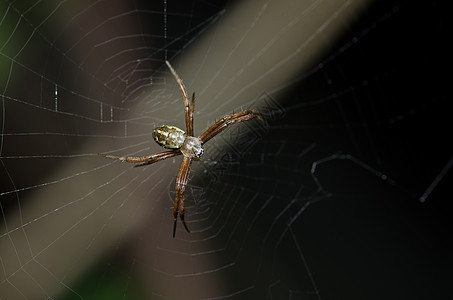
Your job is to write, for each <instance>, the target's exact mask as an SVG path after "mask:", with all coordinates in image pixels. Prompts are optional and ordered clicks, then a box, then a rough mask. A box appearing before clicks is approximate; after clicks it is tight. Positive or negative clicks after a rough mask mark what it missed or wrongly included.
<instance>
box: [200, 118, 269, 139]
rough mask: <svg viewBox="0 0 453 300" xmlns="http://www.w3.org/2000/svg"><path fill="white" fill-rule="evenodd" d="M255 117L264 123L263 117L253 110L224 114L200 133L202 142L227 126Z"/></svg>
mask: <svg viewBox="0 0 453 300" xmlns="http://www.w3.org/2000/svg"><path fill="white" fill-rule="evenodd" d="M255 118H256V119H258V120H260V121H261V122H263V123H264V124H265V123H266V122H265V121H264V119H263V118H261V116H260V114H259V113H258V112H256V111H253V110H244V111H241V112H238V113H236V114H233V115H226V116H225V117H223V118H222V119H220V120H218V121H217V122H215V123H214V124H212V125H211V127H209V128H208V129H207V130H206V131H205V132H203V133H202V134H201V135H200V139H201V141H202V143H203V144H204V143H206V142H207V141H209V140H210V139H212V138H213V137H214V136H216V135H218V134H219V133H220V132H222V131H223V130H225V129H226V128H227V127H228V126H230V125H233V124H235V123H240V122H243V121H248V120H251V119H255Z"/></svg>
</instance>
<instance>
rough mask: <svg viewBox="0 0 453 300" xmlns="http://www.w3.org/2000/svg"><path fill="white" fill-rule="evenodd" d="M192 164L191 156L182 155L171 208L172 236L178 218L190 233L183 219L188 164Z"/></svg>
mask: <svg viewBox="0 0 453 300" xmlns="http://www.w3.org/2000/svg"><path fill="white" fill-rule="evenodd" d="M191 164H192V158H190V157H184V160H183V161H182V165H181V169H179V173H178V178H176V195H175V207H174V210H173V217H174V224H173V237H175V233H176V223H177V220H178V211H179V218H180V219H181V223H182V225H184V228H185V229H186V230H187V232H189V233H190V230H189V228H188V227H187V225H186V222H185V221H184V191H185V189H186V185H187V180H188V178H189V171H190V165H191Z"/></svg>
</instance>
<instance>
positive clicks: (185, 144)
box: [102, 61, 265, 237]
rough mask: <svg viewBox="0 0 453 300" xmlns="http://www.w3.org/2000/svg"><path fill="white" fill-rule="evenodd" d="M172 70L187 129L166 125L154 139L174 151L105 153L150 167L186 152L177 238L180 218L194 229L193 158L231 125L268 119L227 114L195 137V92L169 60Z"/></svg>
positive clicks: (178, 180)
mask: <svg viewBox="0 0 453 300" xmlns="http://www.w3.org/2000/svg"><path fill="white" fill-rule="evenodd" d="M165 63H166V64H167V66H168V68H169V69H170V71H171V73H172V74H173V76H174V77H175V79H176V81H177V82H178V85H179V89H180V90H181V93H182V96H183V98H184V112H185V121H186V132H184V130H182V129H180V128H178V127H175V126H170V125H162V126H159V127H157V128H156V129H154V131H153V138H154V140H155V141H156V142H157V143H158V144H159V145H160V146H162V147H164V148H167V149H172V150H170V151H165V152H159V153H156V154H153V155H149V156H142V157H134V156H127V157H124V156H113V155H102V156H104V157H106V158H111V159H117V160H120V161H122V162H133V163H139V164H137V165H135V166H136V167H140V166H146V165H150V164H153V163H155V162H158V161H161V160H164V159H167V158H170V157H174V156H178V155H183V156H184V159H183V161H182V164H181V168H180V169H179V173H178V177H177V178H176V195H175V203H174V209H173V217H174V224H173V237H175V232H176V223H177V222H176V221H177V219H178V215H179V218H180V219H181V223H182V224H183V225H184V228H185V229H186V230H187V232H190V230H189V228H188V227H187V225H186V223H185V221H184V191H185V188H186V185H187V180H188V178H189V171H190V166H191V164H192V160H198V159H199V158H200V157H201V156H202V155H203V153H204V150H203V147H202V146H203V144H204V143H206V142H207V141H209V140H210V139H211V138H213V137H214V136H216V135H217V134H219V133H220V132H222V131H223V130H225V129H226V128H227V127H228V126H230V125H233V124H236V123H239V122H243V121H247V120H251V119H255V118H256V119H258V120H259V121H261V122H263V123H265V122H264V120H263V119H262V118H261V116H260V115H259V113H257V112H256V111H253V110H244V111H242V112H239V113H235V114H232V115H226V116H224V117H223V118H222V119H220V120H218V121H217V122H215V123H214V124H212V125H211V127H209V128H208V129H207V130H206V131H205V132H203V133H202V134H201V135H200V136H199V137H194V136H193V111H194V99H195V93H194V94H193V96H192V102H190V101H189V98H188V96H187V92H186V88H185V87H184V84H183V83H182V80H181V79H180V78H179V76H178V74H176V72H175V70H174V69H173V67H172V66H171V65H170V62H168V61H165Z"/></svg>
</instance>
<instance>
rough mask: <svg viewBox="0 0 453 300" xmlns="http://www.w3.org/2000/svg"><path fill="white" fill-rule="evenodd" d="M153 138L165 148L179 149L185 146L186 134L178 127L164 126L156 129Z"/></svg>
mask: <svg viewBox="0 0 453 300" xmlns="http://www.w3.org/2000/svg"><path fill="white" fill-rule="evenodd" d="M153 138H154V140H155V141H156V143H158V144H159V145H161V146H162V147H164V148H169V149H179V148H181V147H182V145H183V144H184V141H185V139H186V133H185V132H184V130H182V129H179V128H178V127H175V126H169V125H162V126H159V127H157V128H156V129H154V131H153Z"/></svg>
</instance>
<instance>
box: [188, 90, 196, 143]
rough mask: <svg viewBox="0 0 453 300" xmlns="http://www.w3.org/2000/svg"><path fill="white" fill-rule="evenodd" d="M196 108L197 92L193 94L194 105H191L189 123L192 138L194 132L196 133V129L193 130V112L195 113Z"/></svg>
mask: <svg viewBox="0 0 453 300" xmlns="http://www.w3.org/2000/svg"><path fill="white" fill-rule="evenodd" d="M194 107H195V92H193V94H192V103H191V105H190V112H189V123H190V128H191V129H190V131H191V134H190V135H191V136H193V132H194V129H193V111H194Z"/></svg>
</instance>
